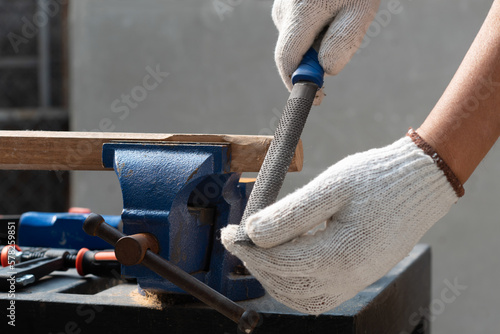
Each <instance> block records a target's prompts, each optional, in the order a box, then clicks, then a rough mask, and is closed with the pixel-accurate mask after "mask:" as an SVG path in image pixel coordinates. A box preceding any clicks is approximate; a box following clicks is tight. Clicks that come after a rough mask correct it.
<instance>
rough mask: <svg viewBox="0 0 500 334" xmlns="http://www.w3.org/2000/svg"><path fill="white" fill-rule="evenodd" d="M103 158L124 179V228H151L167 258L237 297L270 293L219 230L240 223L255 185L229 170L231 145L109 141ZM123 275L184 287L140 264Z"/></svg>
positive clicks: (145, 283) (166, 287)
mask: <svg viewBox="0 0 500 334" xmlns="http://www.w3.org/2000/svg"><path fill="white" fill-rule="evenodd" d="M102 161H103V164H104V167H107V168H113V169H114V170H115V172H116V175H117V176H118V180H119V182H120V186H121V190H122V196H123V212H122V215H121V216H122V221H123V232H124V233H125V234H127V235H131V234H137V233H151V234H152V235H154V236H155V237H156V239H157V240H158V243H159V246H160V250H159V255H160V256H161V257H163V258H164V259H166V260H168V261H170V262H171V263H173V264H175V265H177V266H178V267H180V268H181V269H183V270H184V271H186V272H187V273H189V274H191V275H192V276H194V277H196V278H197V279H199V280H200V281H202V282H204V283H205V284H207V285H208V286H210V287H211V288H213V289H214V290H216V291H218V292H220V293H221V294H223V295H225V296H226V297H228V298H230V299H232V300H234V301H238V300H245V299H250V298H257V297H260V296H262V295H263V294H264V289H263V288H262V286H261V285H260V284H259V283H258V282H257V280H256V279H255V278H253V276H251V275H249V274H248V273H245V270H244V267H243V265H242V263H241V262H240V260H238V259H237V258H236V257H234V256H232V255H231V254H229V253H228V252H227V251H226V250H225V249H224V247H223V246H222V244H221V242H220V229H221V228H223V227H225V226H226V225H228V224H239V222H240V220H241V217H242V214H243V211H244V208H245V205H246V202H247V199H248V196H249V195H250V192H251V187H252V185H253V184H252V183H244V182H240V176H241V175H240V174H239V173H234V172H230V169H229V167H230V162H231V152H230V146H229V145H228V144H224V143H203V144H200V143H186V142H182V143H178V142H110V143H106V144H104V145H103V151H102ZM122 274H123V275H124V276H126V277H131V278H136V279H137V282H138V285H139V289H140V290H142V289H143V290H148V291H155V292H165V291H166V292H174V293H184V291H182V290H181V289H179V288H178V287H177V286H175V285H173V284H172V283H171V282H169V281H167V280H165V279H164V278H162V277H160V276H159V275H157V274H155V273H153V272H151V271H150V270H148V269H147V268H145V267H143V266H140V265H134V266H122Z"/></svg>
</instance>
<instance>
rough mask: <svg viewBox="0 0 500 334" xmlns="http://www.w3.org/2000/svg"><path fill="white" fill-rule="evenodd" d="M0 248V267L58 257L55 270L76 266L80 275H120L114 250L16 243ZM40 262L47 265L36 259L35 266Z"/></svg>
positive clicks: (17, 267) (119, 265)
mask: <svg viewBox="0 0 500 334" xmlns="http://www.w3.org/2000/svg"><path fill="white" fill-rule="evenodd" d="M0 249H1V251H0V263H1V265H2V267H8V266H10V265H14V266H15V267H16V270H17V269H19V264H21V263H25V262H28V261H31V260H35V259H40V258H50V259H56V258H59V259H62V261H60V262H61V264H62V266H61V267H59V268H58V269H55V270H59V271H64V270H67V269H69V268H76V271H77V272H78V274H80V275H81V276H85V275H89V274H91V275H95V276H100V277H119V276H120V268H121V264H120V263H119V262H118V261H117V260H116V256H115V252H114V251H91V250H89V249H87V248H82V249H80V250H73V249H58V248H38V247H29V248H24V249H21V248H20V247H19V246H18V245H8V246H0ZM42 263H43V264H45V265H46V266H48V265H47V263H46V261H45V262H44V261H38V264H39V265H38V266H37V267H39V266H40V265H42ZM33 264H34V263H33ZM52 271H54V270H52ZM52 271H51V272H52ZM49 273H50V272H49Z"/></svg>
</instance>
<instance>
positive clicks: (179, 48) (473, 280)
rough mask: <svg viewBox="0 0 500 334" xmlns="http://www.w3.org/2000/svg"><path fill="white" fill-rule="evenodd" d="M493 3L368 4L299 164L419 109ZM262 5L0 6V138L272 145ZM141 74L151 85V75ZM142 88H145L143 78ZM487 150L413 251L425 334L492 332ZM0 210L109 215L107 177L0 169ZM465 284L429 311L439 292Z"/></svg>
mask: <svg viewBox="0 0 500 334" xmlns="http://www.w3.org/2000/svg"><path fill="white" fill-rule="evenodd" d="M491 4H492V0H475V1H472V0H420V1H412V0H383V1H382V3H381V6H380V9H379V14H378V15H377V17H376V19H375V21H374V22H373V23H372V25H371V26H370V29H369V31H368V33H367V36H366V37H365V40H364V42H363V45H362V47H361V48H360V50H359V51H358V53H357V54H356V55H355V56H354V58H353V60H352V61H351V62H350V63H349V64H348V66H347V67H346V68H345V69H344V70H343V71H342V73H341V74H340V75H338V76H336V77H331V78H327V80H326V82H325V93H326V95H327V96H326V97H325V99H324V101H323V103H322V105H321V106H319V107H315V108H314V109H313V110H312V111H311V114H310V116H309V119H308V122H307V124H306V128H305V130H304V133H303V136H302V140H303V144H304V153H305V161H304V169H303V171H302V172H300V173H294V174H289V176H288V177H287V179H286V181H285V185H284V187H283V189H282V192H281V196H283V195H284V194H286V193H289V192H291V191H293V190H294V189H296V188H298V187H300V186H301V185H303V184H305V183H307V182H308V181H309V180H310V179H312V178H313V177H314V176H315V175H317V174H318V173H320V172H321V171H322V170H324V169H325V168H327V167H328V166H330V165H331V164H333V163H335V162H336V161H338V160H340V159H342V158H343V157H345V156H346V155H349V154H352V153H355V152H359V151H364V150H367V149H370V148H373V147H379V146H383V145H387V144H390V143H391V142H393V141H395V140H396V139H398V138H400V137H401V136H403V135H404V134H405V132H406V131H407V129H408V127H410V126H412V127H414V128H417V127H418V126H419V125H420V124H421V123H422V122H423V120H424V119H425V117H426V116H427V114H428V113H429V112H430V110H431V109H432V108H433V106H434V105H435V103H436V102H437V100H438V99H439V97H440V96H441V94H442V92H443V91H444V89H445V88H446V86H447V84H448V82H449V81H450V79H451V78H452V76H453V74H454V73H455V71H456V69H457V68H458V66H459V64H460V62H461V60H462V59H463V57H464V55H465V53H466V52H467V50H468V48H469V46H470V44H471V43H472V41H473V39H474V37H475V35H476V33H477V32H478V30H479V28H480V26H481V24H482V22H483V20H484V18H485V17H486V14H487V12H488V10H489V8H490V6H491ZM271 6H272V1H271V0H183V1H166V0H141V1H131V0H106V1H97V0H78V1H66V0H37V1H34V0H29V1H28V0H16V1H11V0H0V8H1V10H0V31H1V34H0V129H36V130H74V131H115V132H154V133H228V134H248V135H256V134H265V135H271V134H273V132H274V128H275V126H276V124H277V120H278V118H279V115H280V113H281V110H282V108H283V106H284V103H285V101H286V99H287V97H288V92H287V91H286V89H285V87H284V85H283V84H282V82H281V79H280V77H279V75H278V73H277V70H276V67H275V64H274V60H273V51H274V45H275V42H276V39H277V31H276V28H275V27H274V25H273V22H272V20H271ZM151 73H155V74H156V75H151ZM148 75H149V76H150V78H151V77H152V78H155V80H151V79H148V80H150V81H149V84H145V82H144V79H145V78H146V77H147V76H148ZM499 176H500V150H499V149H498V145H496V146H495V147H494V148H493V150H492V151H491V152H490V154H489V156H488V157H487V158H486V159H485V161H483V163H482V164H481V165H480V166H479V168H478V169H477V170H476V172H475V174H474V175H473V176H472V177H471V179H470V180H469V181H468V182H467V184H466V185H465V189H466V195H465V197H464V198H462V199H461V200H459V202H458V204H457V205H455V206H454V207H453V209H452V211H451V212H450V213H449V214H448V215H447V216H446V217H445V218H443V219H442V220H441V221H440V222H438V223H437V224H436V225H435V226H434V227H433V228H432V229H431V230H430V231H429V232H428V233H427V235H426V236H425V237H424V239H423V240H422V242H424V243H428V244H430V245H431V246H432V251H433V279H432V281H433V301H435V302H434V303H431V308H430V310H429V311H428V312H429V318H430V320H431V324H432V333H436V334H437V333H492V332H495V331H496V330H495V328H500V317H499V316H498V315H499V313H500V288H499V287H498V286H497V282H498V281H499V280H500V256H499V254H500V244H499V243H498V241H497V240H498V239H499V236H500V219H499V217H500V205H499V204H500V200H499V194H500V177H499ZM0 192H1V194H2V200H1V201H0V213H1V214H19V213H22V212H26V211H31V210H38V211H56V212H57V211H64V210H66V209H67V208H68V207H69V206H82V207H88V208H91V209H92V210H93V211H94V212H99V213H101V214H120V213H121V209H122V202H121V192H120V189H119V184H118V180H117V179H116V177H115V175H114V173H113V172H72V173H68V172H13V171H1V172H0ZM450 282H451V284H459V285H461V286H465V287H466V288H464V289H463V290H461V291H460V293H459V295H457V296H456V298H455V299H454V300H453V301H452V302H446V303H445V302H443V301H444V300H443V297H442V292H443V290H444V289H446V287H447V286H448V283H450Z"/></svg>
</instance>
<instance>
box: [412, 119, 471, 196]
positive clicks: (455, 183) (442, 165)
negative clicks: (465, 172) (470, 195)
mask: <svg viewBox="0 0 500 334" xmlns="http://www.w3.org/2000/svg"><path fill="white" fill-rule="evenodd" d="M406 135H407V136H408V137H410V138H411V140H413V142H414V143H415V145H417V146H418V147H419V148H421V149H422V150H423V151H424V152H425V154H427V155H429V156H430V157H431V158H432V160H434V162H435V163H436V165H437V166H438V167H439V169H441V170H442V171H443V173H444V176H446V179H447V180H448V181H449V182H450V184H451V186H452V187H453V190H455V193H456V194H457V196H458V197H462V196H463V195H464V194H465V190H464V186H463V185H462V183H461V182H460V181H459V180H458V178H457V177H456V175H455V173H453V171H452V170H451V168H450V167H449V166H448V165H447V164H446V162H445V161H444V160H443V159H441V157H440V156H439V154H437V152H436V151H435V150H434V149H433V148H432V146H431V145H429V144H428V143H427V142H426V141H425V140H424V139H422V137H420V136H419V135H418V133H417V132H416V131H415V130H413V129H412V128H410V129H409V130H408V133H407V134H406Z"/></svg>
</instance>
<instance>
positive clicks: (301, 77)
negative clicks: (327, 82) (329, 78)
mask: <svg viewBox="0 0 500 334" xmlns="http://www.w3.org/2000/svg"><path fill="white" fill-rule="evenodd" d="M324 75H325V71H324V70H323V67H321V65H320V64H319V60H318V52H317V51H316V50H314V49H313V48H312V47H311V48H310V49H309V50H307V52H306V54H305V55H304V58H302V61H301V62H300V65H299V67H298V68H297V69H296V70H295V72H293V74H292V84H294V85H295V84H296V83H297V82H299V81H309V82H314V83H315V84H316V85H318V88H321V87H323V77H324Z"/></svg>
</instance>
